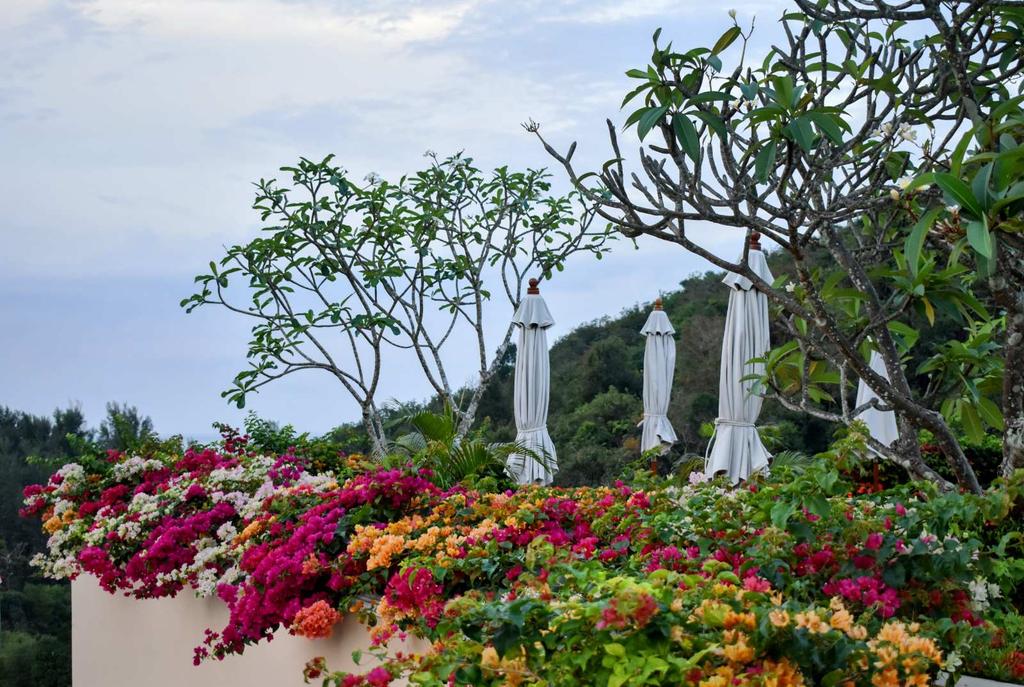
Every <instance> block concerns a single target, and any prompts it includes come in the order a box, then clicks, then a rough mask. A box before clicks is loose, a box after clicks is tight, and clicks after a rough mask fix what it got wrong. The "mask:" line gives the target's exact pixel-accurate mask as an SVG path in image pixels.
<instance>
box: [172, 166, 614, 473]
mask: <svg viewBox="0 0 1024 687" xmlns="http://www.w3.org/2000/svg"><path fill="white" fill-rule="evenodd" d="M428 157H429V159H430V165H429V166H428V167H427V168H426V169H425V170H423V171H421V172H417V173H416V174H413V175H411V176H407V177H403V178H402V179H401V180H400V181H399V182H398V183H389V182H387V181H383V180H380V179H378V178H376V177H375V176H371V177H368V180H367V183H366V184H364V185H362V186H360V185H357V184H355V183H353V182H352V180H351V179H350V178H349V177H348V175H347V173H346V172H345V171H344V170H342V169H340V168H339V167H337V166H335V165H333V164H332V157H330V156H329V157H327V158H326V159H324V160H323V161H321V162H313V161H310V160H306V159H303V160H301V161H300V162H299V164H298V165H297V166H295V167H284V168H282V170H283V171H285V172H287V173H289V174H290V175H291V185H290V186H281V185H279V184H278V183H277V182H276V181H275V180H273V179H271V180H261V181H260V182H259V183H258V185H257V189H258V190H257V194H256V202H255V204H254V207H255V209H256V210H258V211H259V213H260V216H261V218H262V220H263V221H264V222H268V223H269V224H268V225H267V226H266V227H265V228H264V233H263V235H262V236H261V237H259V238H256V239H254V240H252V241H250V242H249V243H246V244H242V245H236V246H232V247H231V248H228V249H227V252H226V254H225V256H224V257H223V258H222V259H221V260H220V261H219V263H216V262H211V263H210V271H209V272H208V273H207V274H203V275H200V276H198V277H196V282H197V283H198V284H199V285H200V290H199V291H198V292H197V293H195V294H194V295H192V296H191V297H190V298H187V299H185V300H184V301H182V306H183V307H185V308H186V309H187V310H188V311H189V312H191V311H192V310H194V309H195V308H197V307H200V306H203V305H218V306H221V307H224V308H226V309H228V310H229V311H230V312H233V313H236V314H238V315H241V316H244V317H246V318H249V319H250V320H252V321H253V327H252V338H251V339H250V341H249V349H248V360H249V366H248V368H247V369H245V370H242V371H241V372H239V373H238V375H237V376H236V377H235V380H234V386H233V387H232V388H231V389H229V390H228V391H225V392H224V395H225V396H226V397H227V398H229V399H230V400H231V401H233V402H235V403H237V404H238V406H239V407H242V406H244V404H245V399H246V396H247V395H248V394H250V393H253V392H255V391H257V390H258V389H260V388H262V387H263V386H264V385H266V384H269V383H270V382H273V381H274V380H276V379H280V378H282V377H284V376H286V375H290V374H292V373H295V372H298V371H300V370H323V371H325V372H327V373H328V374H330V375H332V376H333V377H334V378H335V379H337V380H338V382H339V383H341V385H342V386H343V387H344V388H345V389H346V390H347V392H348V393H349V395H351V397H352V398H353V399H354V400H355V401H356V402H357V403H358V404H359V407H360V409H361V414H362V421H363V425H364V426H365V428H366V431H367V433H368V434H369V436H370V438H371V441H372V445H373V448H374V451H375V452H377V453H380V452H382V451H383V450H384V447H385V444H386V428H385V427H384V423H383V422H382V419H381V410H380V405H379V403H378V400H377V398H376V396H377V391H378V388H379V384H380V379H381V374H382V360H383V357H384V355H385V354H386V353H387V352H388V351H394V350H404V351H408V352H410V353H411V354H412V356H413V357H414V358H415V360H416V362H417V363H418V366H419V368H420V371H421V372H422V374H423V376H424V377H425V379H426V380H427V382H428V383H429V385H430V387H431V388H432V389H433V392H434V393H435V394H436V395H437V396H438V397H439V399H440V401H441V402H442V403H448V404H449V405H451V407H453V408H455V409H456V410H457V411H458V413H459V416H460V418H461V419H460V423H459V435H460V436H464V435H465V434H466V433H467V432H468V431H469V429H470V427H471V425H472V422H473V418H474V416H475V414H476V410H477V407H478V405H479V403H480V399H481V396H482V394H483V393H484V390H485V389H486V388H487V385H488V383H489V382H490V380H491V379H492V378H493V376H494V375H495V374H496V372H497V370H498V367H499V364H500V361H501V360H502V359H503V357H504V353H505V351H506V349H507V348H508V347H509V344H510V340H511V336H512V325H511V323H510V321H511V315H512V310H513V309H514V308H515V307H516V306H517V305H518V304H519V301H520V298H521V297H522V294H523V289H524V287H525V283H526V281H527V279H528V278H529V277H530V276H538V277H540V276H543V277H545V278H547V277H550V276H551V274H552V273H553V272H554V271H560V270H562V269H563V267H564V265H565V262H566V260H567V259H568V258H569V257H571V256H572V255H574V254H576V253H590V254H594V255H596V256H597V257H598V258H600V257H601V255H602V253H603V252H604V251H606V250H607V247H608V246H607V244H608V241H609V239H610V238H611V232H610V230H609V228H608V227H607V226H604V227H602V228H595V227H594V226H592V224H593V223H592V220H593V217H594V216H593V213H592V212H591V211H590V210H589V209H588V208H587V207H586V206H585V205H583V204H582V203H580V198H579V196H578V195H576V194H572V195H569V196H554V195H549V191H550V183H549V181H548V174H547V173H546V172H544V171H540V170H528V171H526V172H514V171H510V170H509V169H508V168H505V167H501V168H498V169H496V170H495V171H494V172H493V173H491V174H488V175H485V174H484V173H482V172H481V171H480V170H479V169H477V168H476V167H474V166H473V164H472V160H471V159H470V158H468V157H464V156H462V155H455V156H453V157H449V158H446V159H443V160H442V159H439V158H438V157H437V156H436V155H434V154H433V153H428ZM239 281H241V282H242V285H243V287H244V288H246V289H247V292H248V297H249V301H248V303H244V304H240V303H239V302H238V301H237V300H236V299H235V298H233V297H229V284H235V283H237V282H239ZM233 294H234V292H232V294H231V295H232V296H233ZM494 294H497V298H498V299H500V300H501V301H502V302H504V303H507V304H508V307H509V309H508V311H507V314H502V315H500V316H499V317H498V322H497V324H496V325H494V324H491V323H489V322H488V321H487V320H486V318H485V314H487V312H486V307H485V306H486V305H487V303H488V302H489V301H490V300H492V296H493V295H494ZM495 333H496V334H497V340H498V344H497V347H496V348H492V347H491V346H490V345H489V344H488V342H489V340H491V337H492V336H494V334H495ZM460 337H464V338H462V339H460ZM465 337H468V338H469V339H471V342H470V343H469V345H470V347H471V349H472V350H473V354H472V359H473V360H474V361H475V367H476V384H474V385H473V386H472V387H471V388H469V389H468V390H466V393H459V392H458V391H453V385H452V383H451V380H450V378H449V375H448V372H447V366H448V365H449V363H450V360H449V359H448V358H446V356H445V353H446V351H447V349H448V348H451V347H452V346H451V344H452V343H453V342H455V341H458V342H459V343H458V344H455V345H458V346H464V345H466V341H465Z"/></svg>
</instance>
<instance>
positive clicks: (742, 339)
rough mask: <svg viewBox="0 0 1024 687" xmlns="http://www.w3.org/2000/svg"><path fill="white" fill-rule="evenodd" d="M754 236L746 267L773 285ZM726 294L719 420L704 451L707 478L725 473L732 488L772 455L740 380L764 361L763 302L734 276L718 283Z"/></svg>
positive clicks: (749, 390) (750, 392) (757, 403)
mask: <svg viewBox="0 0 1024 687" xmlns="http://www.w3.org/2000/svg"><path fill="white" fill-rule="evenodd" d="M758 238H759V237H758V235H757V234H756V233H755V234H753V235H752V236H751V239H750V251H749V252H748V262H749V264H750V268H751V269H752V270H753V271H754V273H755V274H756V275H757V276H758V277H760V278H761V279H763V280H764V281H766V282H769V283H770V282H771V281H772V280H773V277H772V273H771V272H770V271H769V270H768V262H767V261H766V260H765V257H764V253H763V252H761V245H760V244H759V243H758ZM722 281H723V282H724V283H725V284H726V285H727V286H728V287H729V288H730V289H731V292H730V293H729V309H728V311H727V312H726V315H725V336H724V338H723V340H722V371H721V375H720V377H719V381H718V419H717V420H715V435H714V436H713V437H712V438H711V445H710V446H709V447H708V457H707V463H706V465H705V472H706V473H707V475H708V477H711V476H713V475H715V474H716V473H719V472H725V473H726V475H728V477H729V481H730V482H732V483H733V484H736V483H738V482H740V481H741V480H744V479H746V478H747V477H750V475H752V474H754V473H755V472H757V471H759V470H763V469H765V468H766V467H768V459H769V458H771V454H770V453H768V449H766V448H765V447H764V444H763V443H761V437H760V435H758V433H757V428H756V427H755V426H754V423H755V422H757V417H758V415H760V414H761V403H762V399H761V397H760V396H759V395H758V394H757V393H756V390H755V389H754V386H755V382H754V381H753V380H746V381H743V378H744V377H747V376H748V375H753V374H760V373H762V372H763V371H764V365H763V364H761V363H751V362H749V361H750V360H751V359H752V358H760V357H761V356H763V355H764V354H765V353H766V352H767V351H768V349H769V348H770V346H771V344H770V343H769V339H768V298H767V296H765V295H764V294H763V293H760V292H758V291H757V290H755V289H754V288H753V284H752V283H751V281H750V280H749V279H747V278H746V277H742V276H740V275H738V274H735V273H730V274H728V275H727V276H726V277H725V279H723V280H722Z"/></svg>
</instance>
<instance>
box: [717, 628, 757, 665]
mask: <svg viewBox="0 0 1024 687" xmlns="http://www.w3.org/2000/svg"><path fill="white" fill-rule="evenodd" d="M724 653H725V658H726V660H729V661H732V662H734V663H750V662H751V661H753V660H754V649H753V647H750V646H748V645H747V636H746V635H745V634H743V633H742V632H740V633H738V634H737V635H736V641H735V643H733V644H729V645H727V646H726V647H725V649H724Z"/></svg>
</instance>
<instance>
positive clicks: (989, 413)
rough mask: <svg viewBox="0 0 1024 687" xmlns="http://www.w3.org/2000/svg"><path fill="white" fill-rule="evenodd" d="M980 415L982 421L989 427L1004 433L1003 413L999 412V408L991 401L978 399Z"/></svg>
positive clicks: (982, 398)
mask: <svg viewBox="0 0 1024 687" xmlns="http://www.w3.org/2000/svg"><path fill="white" fill-rule="evenodd" d="M978 413H980V415H981V419H982V420H984V421H985V423H986V424H988V426H989V427H991V428H993V429H996V430H999V431H1000V432H1002V431H1003V413H1002V411H1000V410H999V406H998V405H996V404H995V402H994V401H993V400H992V399H990V398H986V397H985V396H982V397H981V398H979V399H978Z"/></svg>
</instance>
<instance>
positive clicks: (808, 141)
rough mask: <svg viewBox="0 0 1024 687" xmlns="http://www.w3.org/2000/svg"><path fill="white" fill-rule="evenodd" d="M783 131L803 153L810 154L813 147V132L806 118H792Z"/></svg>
mask: <svg viewBox="0 0 1024 687" xmlns="http://www.w3.org/2000/svg"><path fill="white" fill-rule="evenodd" d="M783 131H785V132H786V133H787V134H789V137H790V138H792V139H793V140H794V141H796V142H797V144H799V146H800V147H801V148H803V149H804V152H805V153H809V152H811V147H812V146H813V145H814V131H813V130H812V129H811V124H810V121H809V120H808V119H807V118H806V117H804V116H800V117H794V118H793V120H792V121H791V122H790V123H789V124H787V125H786V127H785V128H784V129H783Z"/></svg>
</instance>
